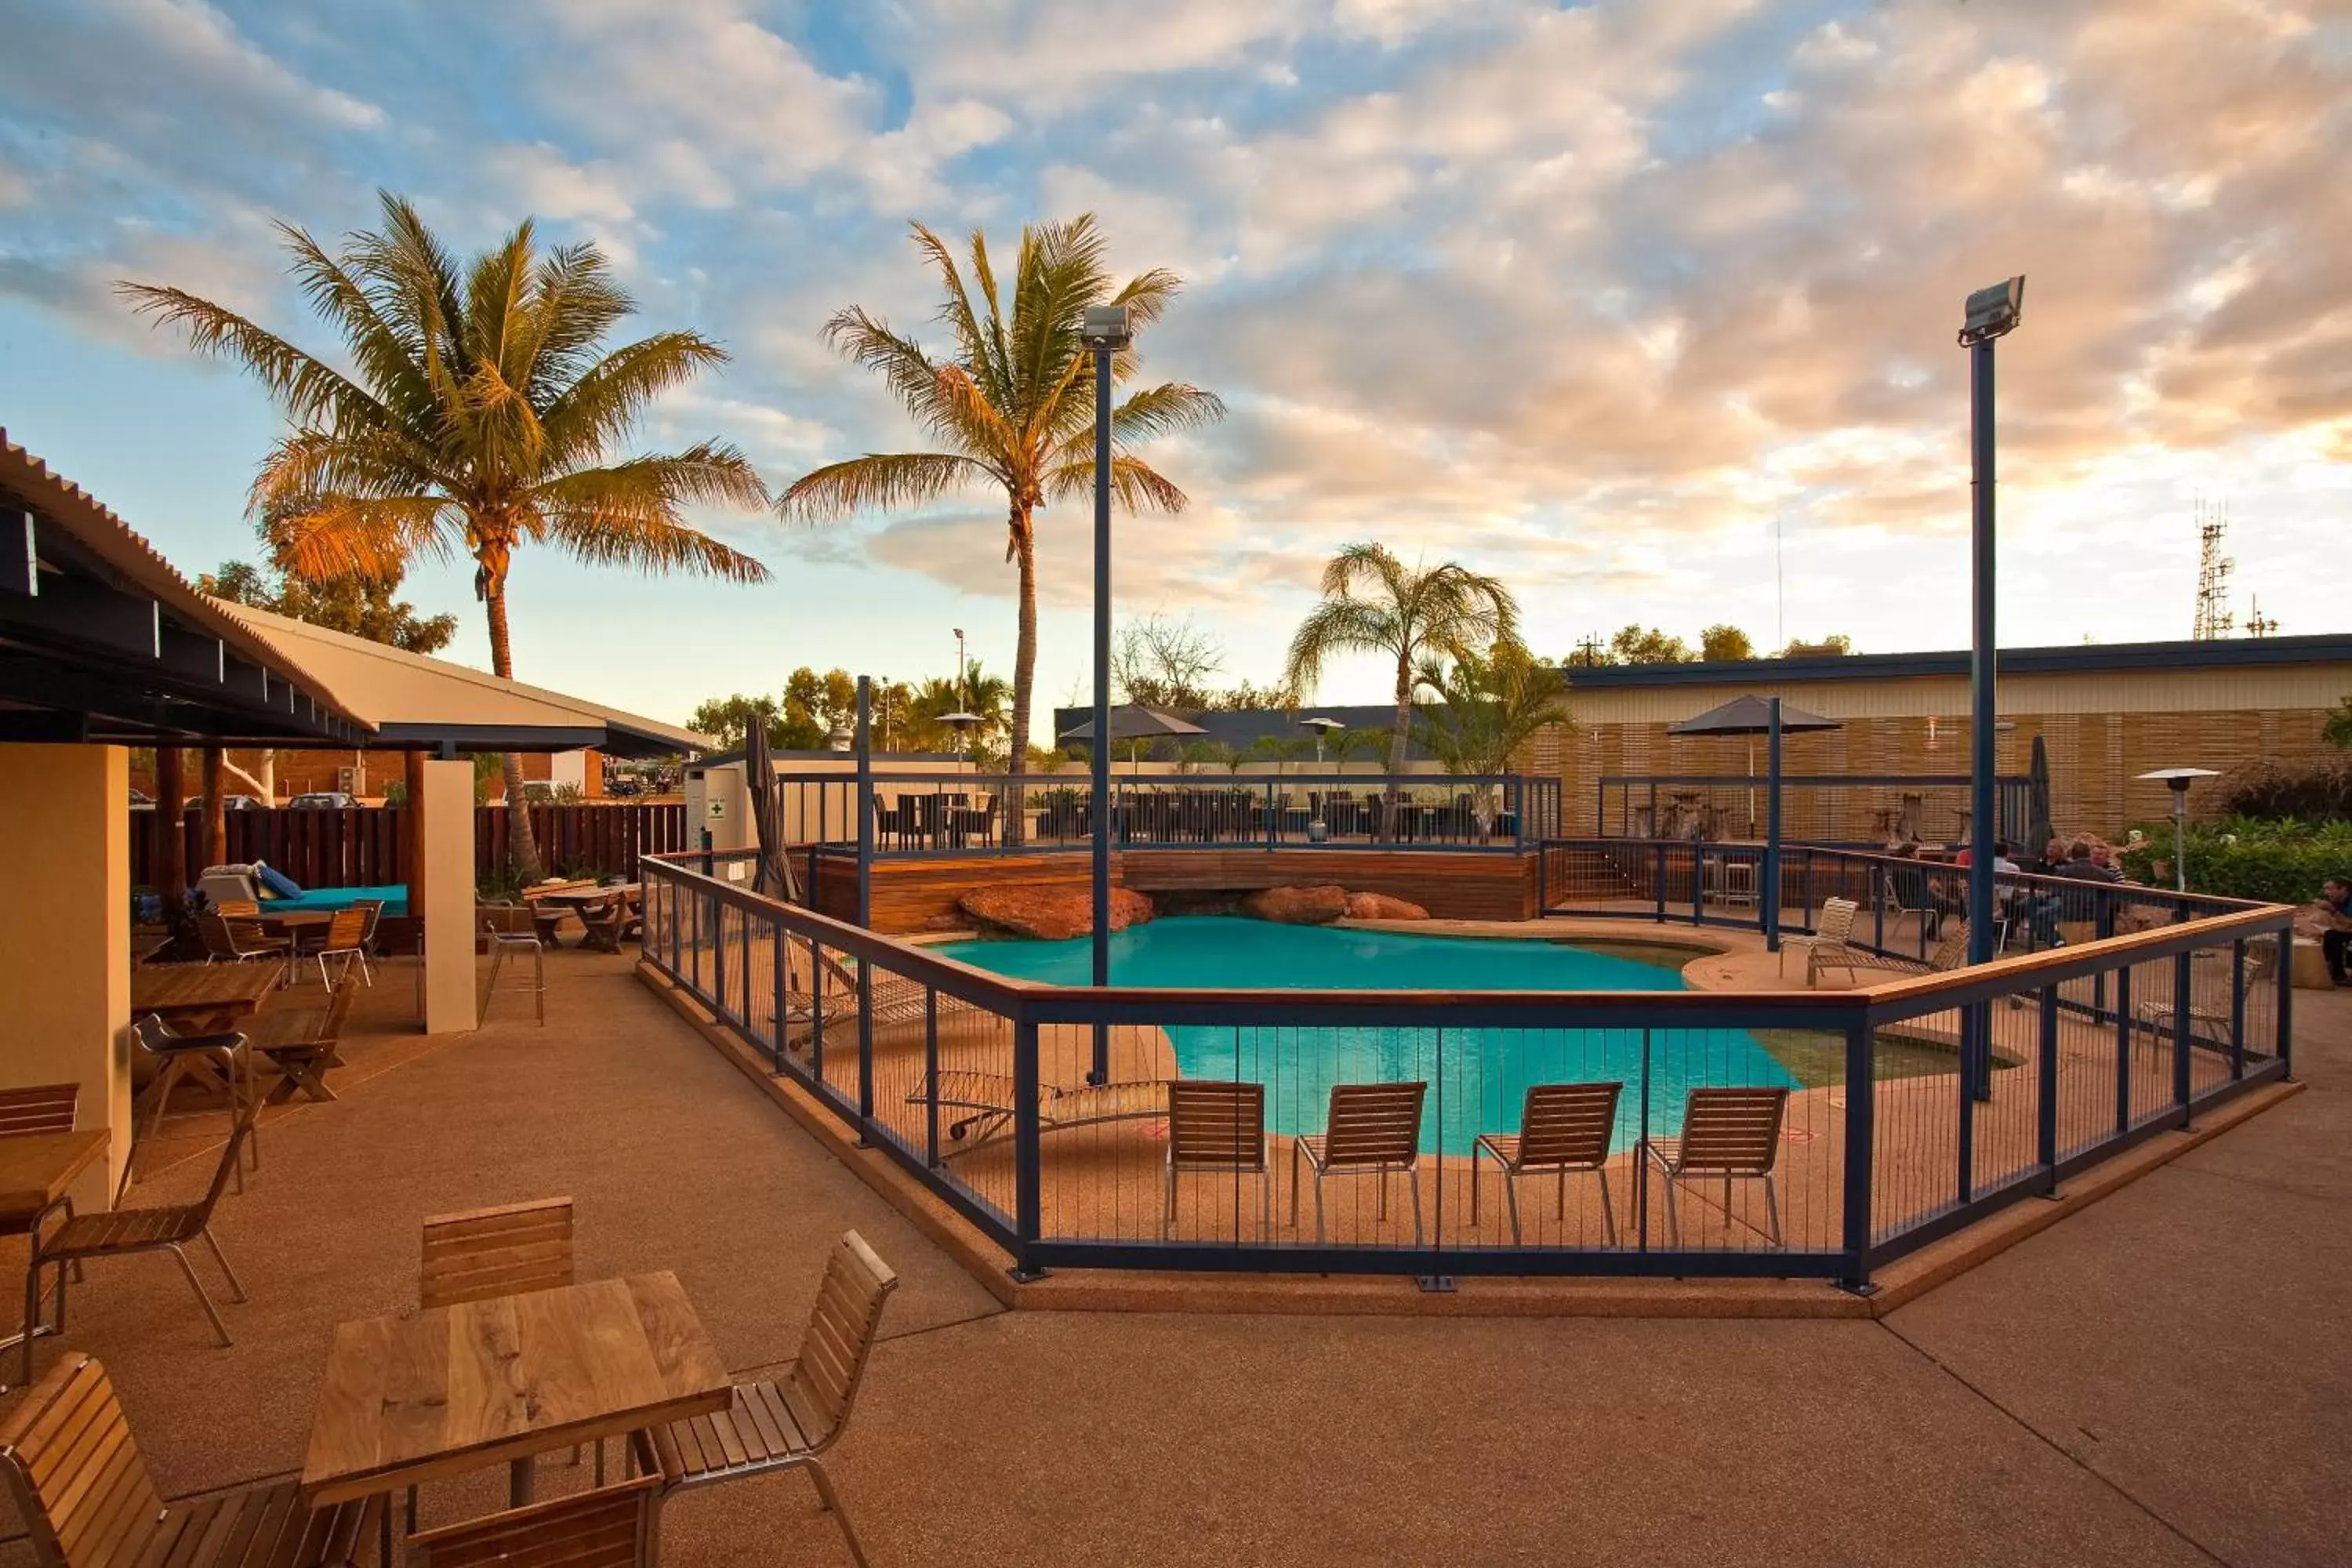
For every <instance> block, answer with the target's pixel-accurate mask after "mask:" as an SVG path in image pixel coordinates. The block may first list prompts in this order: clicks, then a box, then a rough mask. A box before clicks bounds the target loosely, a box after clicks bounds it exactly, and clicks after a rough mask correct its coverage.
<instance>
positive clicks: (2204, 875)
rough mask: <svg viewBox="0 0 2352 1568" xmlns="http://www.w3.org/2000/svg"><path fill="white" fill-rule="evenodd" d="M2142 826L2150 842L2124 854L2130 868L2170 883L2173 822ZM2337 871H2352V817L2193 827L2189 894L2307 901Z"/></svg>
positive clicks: (2235, 820) (2244, 820)
mask: <svg viewBox="0 0 2352 1568" xmlns="http://www.w3.org/2000/svg"><path fill="white" fill-rule="evenodd" d="M2140 827H2141V831H2142V832H2144V833H2146V834H2147V843H2146V844H2145V845H2144V846H2142V847H2139V848H2137V849H2127V850H2126V851H2125V852H2124V856H2123V863H2124V870H2125V871H2126V873H2127V874H2128V875H2130V876H2131V877H2133V878H2134V879H2137V880H2139V881H2143V882H2147V883H2151V884H2157V885H2162V886H2169V885H2170V883H2171V881H2172V825H2171V824H2170V823H2168V822H2150V823H2143V824H2141V825H2140ZM2158 866H2161V867H2162V868H2163V869H2162V871H2161V873H2159V872H2158ZM2330 877H2352V822H2340V821H2339V822H2319V823H2311V822H2300V821H2297V820H2295V819H2294V818H2292V817H2289V818H2285V819H2282V820H2276V821H2263V820H2260V819H2256V818H2250V817H2229V818H2225V819H2224V820H2222V821H2221V822H2210V823H2195V824H2192V825H2191V826H2190V827H2189V891H2190V892H2193V893H2212V894H2215V895H2217V896H2219V897H2221V898H2229V899H2259V900H2263V902H2265V903H2273V904H2306V903H2309V902H2310V901H2311V900H2314V899H2315V898H2317V897H2318V896H2319V884H2320V883H2321V882H2323V881H2325V880H2326V879H2328V878H2330Z"/></svg>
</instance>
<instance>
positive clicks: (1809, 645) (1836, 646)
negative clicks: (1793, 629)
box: [1780, 632, 1853, 658]
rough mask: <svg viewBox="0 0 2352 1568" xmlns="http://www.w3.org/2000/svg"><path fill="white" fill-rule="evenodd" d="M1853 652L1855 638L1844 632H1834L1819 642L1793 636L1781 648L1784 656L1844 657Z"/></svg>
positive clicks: (1781, 653)
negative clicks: (1785, 645) (1786, 645)
mask: <svg viewBox="0 0 2352 1568" xmlns="http://www.w3.org/2000/svg"><path fill="white" fill-rule="evenodd" d="M1851 653H1853V638H1852V637H1848V636H1846V635H1845V634H1844V633H1843V632H1832V633H1831V634H1830V635H1829V636H1828V637H1823V638H1822V640H1821V641H1819V642H1806V641H1804V640H1803V639H1802V638H1791V639H1790V643H1789V646H1788V647H1784V648H1782V649H1781V650H1780V657H1781V658H1845V657H1846V656H1847V655H1849V654H1851Z"/></svg>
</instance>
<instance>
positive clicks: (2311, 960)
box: [2290, 936, 2336, 991]
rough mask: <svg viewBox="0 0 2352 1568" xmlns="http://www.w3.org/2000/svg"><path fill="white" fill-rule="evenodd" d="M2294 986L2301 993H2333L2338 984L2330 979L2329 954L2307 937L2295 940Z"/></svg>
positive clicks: (2291, 982) (2292, 978)
mask: <svg viewBox="0 0 2352 1568" xmlns="http://www.w3.org/2000/svg"><path fill="white" fill-rule="evenodd" d="M2291 976H2292V977H2291V980H2290V984H2293V985H2294V987H2295V988H2296V989H2297V990H2301V991H2333V990H2335V989H2336V982H2335V981H2334V980H2332V979H2330V978H2329V977H2328V973H2327V954H2326V951H2325V950H2324V949H2322V948H2321V947H2320V945H2319V943H2317V942H2314V941H2313V940H2312V939H2311V938H2309V937H2307V936H2299V937H2296V938H2295V939H2294V970H2293V971H2292V972H2291Z"/></svg>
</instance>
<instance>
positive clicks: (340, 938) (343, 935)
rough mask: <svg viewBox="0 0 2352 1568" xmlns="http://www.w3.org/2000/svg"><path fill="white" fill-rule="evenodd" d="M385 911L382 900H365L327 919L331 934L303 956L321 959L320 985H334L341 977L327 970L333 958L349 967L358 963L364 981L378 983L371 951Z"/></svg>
mask: <svg viewBox="0 0 2352 1568" xmlns="http://www.w3.org/2000/svg"><path fill="white" fill-rule="evenodd" d="M382 914H383V900H382V899H362V900H359V901H358V902H357V903H353V904H350V905H346V906H345V907H344V908H342V909H340V910H336V911H335V915H334V918H333V919H332V920H331V921H328V922H327V934H326V935H325V936H323V937H321V938H320V941H319V945H318V946H316V947H314V948H312V949H310V952H307V953H305V954H304V955H303V956H305V957H308V958H315V959H317V960H318V961H319V984H321V985H332V984H334V983H335V981H336V980H337V979H338V978H340V975H331V974H329V973H327V961H328V960H329V959H331V958H332V959H340V960H341V964H342V968H344V969H346V970H347V969H349V968H351V966H352V964H354V963H356V964H358V965H359V966H360V980H361V981H362V984H367V985H370V986H373V984H375V976H374V975H373V973H370V972H369V970H368V961H367V950H368V943H369V942H372V941H373V940H374V937H375V926H376V919H377V917H378V916H380V915H382Z"/></svg>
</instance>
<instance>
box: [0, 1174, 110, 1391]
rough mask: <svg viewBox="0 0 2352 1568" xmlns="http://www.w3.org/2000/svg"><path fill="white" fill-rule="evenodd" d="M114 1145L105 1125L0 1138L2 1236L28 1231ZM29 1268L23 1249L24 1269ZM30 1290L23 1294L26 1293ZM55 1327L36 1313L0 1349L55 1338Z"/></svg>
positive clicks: (61, 1200)
mask: <svg viewBox="0 0 2352 1568" xmlns="http://www.w3.org/2000/svg"><path fill="white" fill-rule="evenodd" d="M111 1142H113V1138H112V1134H110V1132H109V1131H107V1130H106V1129H105V1128H103V1127H77V1128H75V1129H74V1130H73V1131H70V1132H23V1133H18V1134H16V1135H15V1136H13V1137H7V1138H0V1234H5V1235H21V1234H25V1233H27V1232H30V1231H31V1230H33V1229H34V1228H35V1227H37V1226H39V1224H40V1223H41V1221H42V1220H43V1219H45V1218H47V1215H48V1212H49V1211H50V1210H51V1209H53V1208H55V1207H57V1206H58V1205H59V1204H61V1203H63V1202H64V1201H65V1196H66V1191H67V1189H68V1188H69V1187H71V1186H72V1185H73V1184H74V1182H75V1180H76V1179H77V1178H78V1177H79V1176H80V1174H81V1173H83V1172H84V1171H87V1170H88V1169H89V1167H90V1166H91V1164H92V1163H95V1162H96V1161H97V1160H99V1159H100V1157H101V1156H103V1155H104V1154H105V1152H106V1151H107V1147H108V1145H109V1144H110V1143H111ZM31 1267H32V1262H31V1253H30V1249H29V1248H28V1249H27V1252H26V1269H27V1277H28V1279H29V1271H30V1268H31ZM30 1293H31V1292H30V1290H29V1289H28V1290H27V1292H26V1294H28V1295H29V1294H30ZM56 1332H57V1329H56V1328H55V1327H54V1326H52V1325H51V1324H48V1323H44V1322H42V1321H40V1314H39V1313H38V1312H37V1311H36V1312H35V1313H34V1314H33V1315H32V1316H31V1317H28V1318H27V1319H26V1321H25V1328H24V1331H23V1332H21V1333H15V1334H11V1335H9V1336H8V1337H7V1338H6V1339H5V1340H0V1351H8V1350H14V1349H16V1347H17V1346H19V1345H21V1344H23V1343H24V1342H26V1340H28V1339H38V1338H40V1337H41V1336H42V1335H44V1334H54V1333H56Z"/></svg>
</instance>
